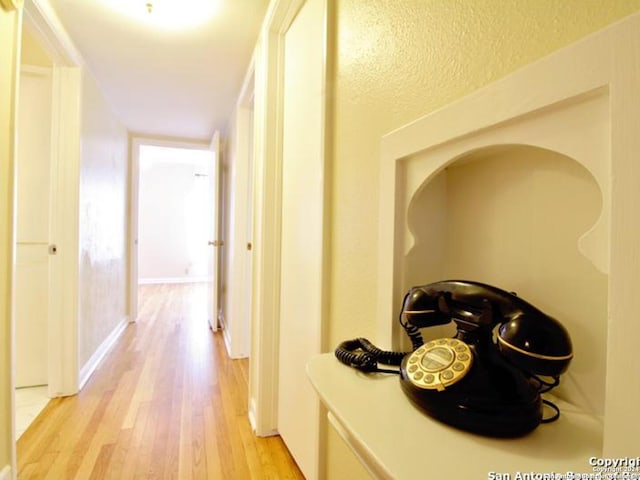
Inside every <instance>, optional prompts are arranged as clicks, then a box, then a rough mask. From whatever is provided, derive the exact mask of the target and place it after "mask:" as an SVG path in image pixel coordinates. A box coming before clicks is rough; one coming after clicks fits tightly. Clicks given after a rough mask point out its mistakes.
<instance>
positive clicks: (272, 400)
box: [249, 0, 302, 436]
mask: <svg viewBox="0 0 640 480" xmlns="http://www.w3.org/2000/svg"><path fill="white" fill-rule="evenodd" d="M301 6H302V0H275V1H274V2H272V3H271V5H270V6H269V10H268V11H267V14H266V16H265V21H264V23H263V26H262V31H261V34H260V38H259V40H258V44H257V46H256V55H255V62H256V63H255V75H256V79H255V83H256V85H255V97H254V109H255V117H254V118H255V123H254V130H255V139H256V142H255V146H254V151H255V155H256V156H255V169H256V191H255V201H256V209H255V211H254V216H255V220H254V222H255V223H254V232H253V238H254V252H253V255H254V259H253V262H254V263H253V268H254V278H255V284H254V288H253V291H252V293H253V303H254V306H253V309H254V312H260V315H258V316H257V317H256V318H254V321H253V324H252V342H251V353H250V357H249V361H250V367H249V372H250V385H249V396H250V402H254V405H255V409H254V421H255V425H254V428H255V433H256V435H258V436H267V435H270V434H271V433H270V432H273V431H275V430H277V425H278V357H279V349H278V345H279V341H280V339H279V318H280V229H281V215H280V212H281V206H282V205H281V189H282V185H281V183H282V182H281V177H282V156H281V155H282V94H283V86H282V58H283V51H282V42H283V35H284V33H285V32H286V29H287V28H288V26H289V25H290V23H291V21H292V19H293V17H294V14H295V12H297V11H298V10H299V9H300V7H301Z"/></svg>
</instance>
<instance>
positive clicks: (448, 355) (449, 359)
mask: <svg viewBox="0 0 640 480" xmlns="http://www.w3.org/2000/svg"><path fill="white" fill-rule="evenodd" d="M472 362H473V354H472V353H471V350H470V349H469V346H468V345H467V344H466V343H464V342H463V341H461V340H456V339H455V338H441V339H439V340H432V341H430V342H428V343H426V344H425V345H423V346H422V347H420V348H418V349H417V350H416V351H414V352H413V353H411V355H410V356H409V358H408V360H407V372H408V374H409V375H408V376H409V380H410V381H411V383H413V384H414V385H415V386H416V387H419V388H423V389H426V390H440V391H441V390H444V389H445V388H446V387H448V386H450V385H453V384H454V383H456V382H458V381H459V380H462V378H464V376H465V375H466V374H467V372H468V371H469V370H470V368H471V364H472Z"/></svg>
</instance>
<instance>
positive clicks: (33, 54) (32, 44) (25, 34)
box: [20, 28, 53, 67]
mask: <svg viewBox="0 0 640 480" xmlns="http://www.w3.org/2000/svg"><path fill="white" fill-rule="evenodd" d="M21 48H22V50H21V52H20V62H21V63H22V64H23V65H37V66H40V67H51V66H53V62H52V61H51V58H50V57H49V54H48V53H47V52H45V51H44V50H43V49H42V46H41V45H40V43H39V42H38V41H37V40H36V39H35V38H34V36H33V35H32V34H31V32H30V31H29V30H28V29H27V28H23V29H22V46H21Z"/></svg>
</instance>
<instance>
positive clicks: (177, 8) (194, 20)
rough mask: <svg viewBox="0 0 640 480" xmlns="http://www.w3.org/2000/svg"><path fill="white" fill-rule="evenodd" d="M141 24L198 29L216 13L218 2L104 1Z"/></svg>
mask: <svg viewBox="0 0 640 480" xmlns="http://www.w3.org/2000/svg"><path fill="white" fill-rule="evenodd" d="M102 1H103V3H105V4H106V5H107V6H108V7H109V8H111V9H113V10H116V11H118V12H120V13H121V14H123V15H126V16H127V17H129V18H132V19H134V20H136V21H139V22H140V23H144V24H147V25H149V26H153V27H158V28H162V29H168V30H183V29H188V28H193V27H197V26H199V25H202V24H204V23H206V22H207V21H209V20H210V19H211V18H212V17H213V16H214V15H215V13H216V10H217V7H218V0H102Z"/></svg>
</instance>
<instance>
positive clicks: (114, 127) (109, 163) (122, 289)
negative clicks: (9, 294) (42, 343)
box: [79, 71, 129, 371]
mask: <svg viewBox="0 0 640 480" xmlns="http://www.w3.org/2000/svg"><path fill="white" fill-rule="evenodd" d="M128 142H129V140H128V132H127V130H126V129H125V127H124V126H123V125H122V124H121V123H120V121H119V120H118V117H117V116H116V114H115V113H114V111H113V110H112V108H111V106H110V105H109V103H108V102H107V100H106V99H105V97H104V96H103V94H102V93H101V91H100V89H99V87H98V85H97V84H96V82H95V80H94V79H93V77H92V76H91V75H89V74H88V73H87V72H86V71H85V72H83V76H82V129H81V149H82V150H81V155H80V162H81V164H80V207H79V208H80V212H79V217H80V218H79V226H80V242H79V246H80V267H79V268H80V277H79V280H80V285H79V302H80V305H79V366H80V369H81V371H82V370H83V369H85V368H86V366H87V363H88V362H90V361H91V360H92V357H93V356H94V354H95V353H96V352H98V351H99V350H100V349H101V347H102V346H103V342H105V340H106V339H109V338H110V337H111V335H112V334H113V333H114V332H116V331H117V330H118V329H119V328H122V326H123V323H124V322H126V320H127V285H128V270H127V231H128V230H127V228H128V227H127V220H128V212H127V194H128V162H129V148H128Z"/></svg>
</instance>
